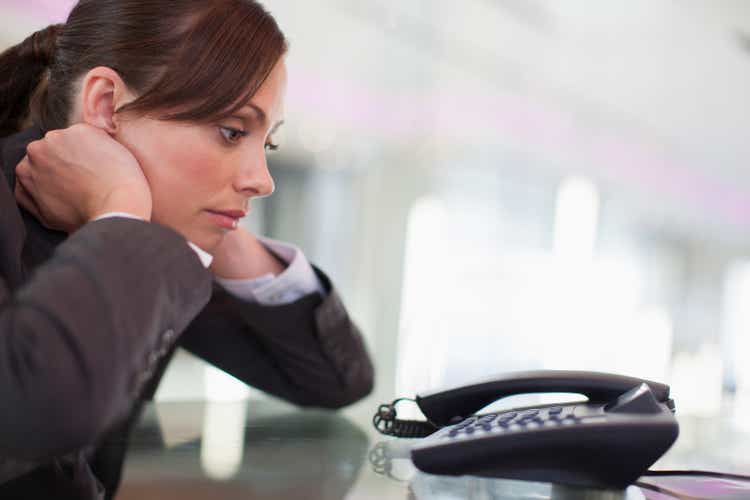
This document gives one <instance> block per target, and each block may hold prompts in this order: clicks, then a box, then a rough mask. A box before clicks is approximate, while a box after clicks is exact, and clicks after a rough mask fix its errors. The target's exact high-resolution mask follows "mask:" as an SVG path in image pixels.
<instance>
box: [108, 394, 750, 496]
mask: <svg viewBox="0 0 750 500" xmlns="http://www.w3.org/2000/svg"><path fill="white" fill-rule="evenodd" d="M370 406H371V407H372V408H373V409H374V408H376V405H370ZM360 408H361V411H354V412H349V411H347V412H346V413H342V412H325V411H320V410H299V409H296V408H292V407H290V406H288V405H285V404H283V403H280V402H276V401H274V400H260V401H256V400H251V401H244V402H189V403H188V402H180V403H177V402H174V403H163V402H162V403H152V404H150V405H149V406H148V407H147V408H146V410H145V412H144V415H143V418H142V419H141V421H140V423H139V425H138V427H137V429H136V430H135V432H134V434H133V436H132V439H131V444H130V449H129V452H128V456H127V459H126V464H125V470H124V474H123V481H122V484H121V487H120V490H119V494H118V496H117V499H118V500H135V499H137V500H148V499H159V500H171V499H181V500H185V499H199V498H200V499H203V498H206V499H216V500H233V499H244V500H248V499H264V500H265V499H312V500H317V499H321V500H322V499H325V500H329V499H343V498H347V499H363V500H369V499H378V500H385V499H391V498H393V499H433V498H435V499H442V500H453V499H462V500H463V499H477V500H478V499H482V500H485V499H506V498H507V499H548V498H555V499H564V500H567V499H613V500H614V499H617V500H620V499H625V500H632V499H654V500H667V499H671V498H686V499H692V498H712V499H713V498H716V499H722V498H726V499H729V498H731V499H742V498H750V482H747V481H742V480H740V479H737V480H731V479H719V478H712V477H698V478H696V477H665V478H661V477H645V478H643V479H642V481H643V482H644V483H650V484H653V485H658V487H659V488H660V489H661V492H659V491H656V489H647V488H641V487H638V486H631V487H629V488H628V489H627V490H624V491H602V490H586V489H581V488H572V487H563V486H556V485H550V484H545V483H533V482H523V481H510V480H502V479H488V478H480V477H472V476H463V477H448V476H434V475H429V474H424V473H421V472H419V471H418V470H416V469H415V468H414V467H413V465H412V464H411V461H410V460H409V458H408V457H409V448H408V446H409V440H398V439H390V438H385V437H384V436H381V435H379V434H377V432H376V431H375V430H374V429H372V427H371V423H370V419H371V414H370V413H369V411H365V410H367V409H368V408H369V407H368V406H367V405H366V404H365V405H359V406H358V409H360ZM691 426H692V427H698V428H700V424H695V423H693V422H686V423H683V422H682V421H681V427H682V429H681V431H682V432H683V434H685V435H686V436H687V438H686V439H687V441H686V442H687V443H688V445H689V446H688V447H685V446H683V447H680V446H678V445H679V444H680V440H679V439H678V442H677V445H675V446H674V447H673V449H672V450H670V452H669V453H667V455H665V457H664V458H663V459H662V460H660V461H659V462H658V463H657V465H656V466H655V467H654V468H656V469H664V468H667V467H668V468H670V469H677V468H681V469H684V468H696V466H700V465H701V464H704V467H701V468H711V469H714V470H716V467H710V465H711V464H713V463H715V462H711V460H710V458H709V460H708V461H706V462H701V461H700V460H699V459H698V458H696V457H695V455H696V454H695V448H693V447H692V445H693V444H694V443H695V439H694V436H693V438H691V434H692V433H693V432H692V431H693V430H694V429H693V428H692V427H691ZM743 438H744V439H745V440H746V439H747V436H743ZM732 440H733V441H735V444H737V445H740V446H741V445H743V444H747V442H746V441H745V442H740V443H737V442H736V441H737V436H735V437H734V438H732ZM745 449H747V448H745ZM725 450H726V449H725ZM680 465H682V467H680ZM705 465H709V467H705ZM745 466H746V464H744V463H741V464H738V465H737V466H736V467H724V468H720V470H722V471H725V472H735V473H742V472H743V470H738V469H742V468H743V467H745ZM744 472H745V473H746V472H748V470H747V469H746V470H744ZM669 492H673V493H679V494H680V495H678V496H675V495H670V494H669Z"/></svg>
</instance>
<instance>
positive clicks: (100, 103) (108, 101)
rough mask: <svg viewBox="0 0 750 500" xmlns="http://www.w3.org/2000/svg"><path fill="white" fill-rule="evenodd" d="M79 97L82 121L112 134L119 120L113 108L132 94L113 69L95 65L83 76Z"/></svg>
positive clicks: (124, 102)
mask: <svg viewBox="0 0 750 500" xmlns="http://www.w3.org/2000/svg"><path fill="white" fill-rule="evenodd" d="M80 99H81V100H80V106H81V107H80V110H81V119H82V121H83V122H84V123H88V124H89V125H93V126H94V127H98V128H100V129H102V130H105V131H106V132H108V133H110V134H114V133H115V132H117V128H118V121H119V120H118V117H117V114H116V113H115V110H117V109H119V108H120V107H122V106H124V105H125V104H127V103H128V102H130V101H132V100H133V99H134V96H133V94H132V92H130V90H129V89H128V88H127V86H126V85H125V82H123V80H122V78H120V75H119V74H118V73H117V72H116V71H115V70H113V69H111V68H108V67H106V66H97V67H96V68H94V69H92V70H90V71H89V72H88V73H86V76H84V78H83V85H82V88H81V94H80Z"/></svg>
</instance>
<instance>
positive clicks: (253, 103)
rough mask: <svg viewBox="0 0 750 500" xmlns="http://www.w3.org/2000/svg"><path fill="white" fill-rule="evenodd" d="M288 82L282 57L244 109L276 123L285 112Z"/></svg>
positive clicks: (259, 117) (263, 119) (260, 118)
mask: <svg viewBox="0 0 750 500" xmlns="http://www.w3.org/2000/svg"><path fill="white" fill-rule="evenodd" d="M286 84H287V69H286V63H285V62H284V59H283V58H282V59H281V60H280V61H279V62H278V63H276V66H274V68H273V70H271V73H270V74H269V75H268V78H266V81H265V82H263V85H261V87H260V88H259V89H258V91H257V92H256V93H255V95H254V96H253V97H252V99H250V102H249V103H248V104H247V105H245V107H243V108H242V110H243V111H248V112H250V113H252V114H254V115H255V116H256V117H257V118H258V119H259V120H261V121H266V122H268V123H276V122H277V121H279V120H280V119H281V116H282V115H283V112H284V96H285V94H286Z"/></svg>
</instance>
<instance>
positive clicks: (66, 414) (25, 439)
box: [3, 402, 99, 461]
mask: <svg viewBox="0 0 750 500" xmlns="http://www.w3.org/2000/svg"><path fill="white" fill-rule="evenodd" d="M43 406H44V408H41V407H40V408H39V410H38V411H33V412H30V413H28V414H26V415H17V416H16V417H15V418H14V419H16V418H17V420H18V421H17V422H16V425H12V426H10V427H11V428H14V429H16V430H17V431H18V432H13V433H8V434H7V435H6V436H5V439H3V441H4V447H5V449H6V451H7V452H8V454H9V455H10V456H12V457H14V458H18V459H23V460H31V461H40V460H46V459H49V458H52V457H56V456H60V455H64V454H66V453H69V452H71V451H74V450H79V449H81V448H83V447H85V446H87V445H89V444H91V443H93V442H94V441H95V439H96V437H97V435H98V431H99V430H98V429H97V428H96V426H95V425H94V422H93V421H92V420H91V419H90V418H87V417H86V416H85V414H84V412H79V411H78V410H77V409H76V408H75V405H73V404H72V403H71V402H67V403H62V404H55V405H51V404H45V405H43Z"/></svg>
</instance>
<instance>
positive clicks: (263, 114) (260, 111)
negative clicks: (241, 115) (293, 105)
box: [241, 103, 284, 135]
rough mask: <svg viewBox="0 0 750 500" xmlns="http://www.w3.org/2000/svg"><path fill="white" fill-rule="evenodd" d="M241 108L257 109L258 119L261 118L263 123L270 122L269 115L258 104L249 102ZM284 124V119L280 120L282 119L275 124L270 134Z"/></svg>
mask: <svg viewBox="0 0 750 500" xmlns="http://www.w3.org/2000/svg"><path fill="white" fill-rule="evenodd" d="M241 109H251V110H253V111H255V113H256V115H258V116H257V117H258V120H260V122H261V123H268V116H267V115H266V112H265V111H263V109H262V108H261V107H260V106H256V105H255V104H253V103H247V104H245V106H244V107H242V108H241ZM283 124H284V120H280V121H278V122H276V124H275V125H274V126H273V128H272V129H271V131H270V132H269V135H271V134H273V133H274V132H276V131H277V130H278V129H279V127H280V126H282V125H283Z"/></svg>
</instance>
